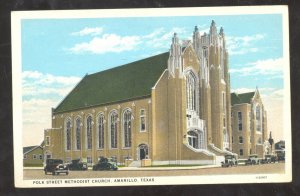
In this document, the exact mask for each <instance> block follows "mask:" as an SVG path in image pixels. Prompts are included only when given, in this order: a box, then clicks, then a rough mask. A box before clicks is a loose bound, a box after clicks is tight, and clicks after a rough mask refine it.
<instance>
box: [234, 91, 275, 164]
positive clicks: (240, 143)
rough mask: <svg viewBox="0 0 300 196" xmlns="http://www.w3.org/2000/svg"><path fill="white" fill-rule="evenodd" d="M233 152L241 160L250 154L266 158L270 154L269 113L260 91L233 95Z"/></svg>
mask: <svg viewBox="0 0 300 196" xmlns="http://www.w3.org/2000/svg"><path fill="white" fill-rule="evenodd" d="M231 103H232V133H233V134H232V135H233V140H232V150H233V152H235V153H236V154H238V155H239V158H241V159H247V158H248V156H249V155H250V154H257V155H258V157H259V158H264V157H265V156H264V155H266V154H268V153H269V152H270V150H269V148H270V143H269V142H268V131H267V112H266V111H265V108H264V105H263V102H262V99H261V96H260V94H259V91H258V89H256V90H255V91H254V92H248V93H241V94H237V93H231Z"/></svg>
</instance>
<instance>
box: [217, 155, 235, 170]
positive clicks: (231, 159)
mask: <svg viewBox="0 0 300 196" xmlns="http://www.w3.org/2000/svg"><path fill="white" fill-rule="evenodd" d="M221 164H222V167H232V166H237V165H238V161H237V158H236V156H235V155H229V154H228V155H225V161H222V162H221Z"/></svg>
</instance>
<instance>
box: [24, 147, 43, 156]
mask: <svg viewBox="0 0 300 196" xmlns="http://www.w3.org/2000/svg"><path fill="white" fill-rule="evenodd" d="M37 147H39V146H26V147H23V154H25V153H27V152H29V151H31V150H33V149H34V148H37Z"/></svg>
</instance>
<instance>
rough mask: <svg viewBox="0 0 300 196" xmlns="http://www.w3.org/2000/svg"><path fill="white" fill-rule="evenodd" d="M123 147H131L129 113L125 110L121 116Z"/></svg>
mask: <svg viewBox="0 0 300 196" xmlns="http://www.w3.org/2000/svg"><path fill="white" fill-rule="evenodd" d="M123 130H124V147H131V111H130V110H129V109H127V110H126V111H125V112H124V114H123Z"/></svg>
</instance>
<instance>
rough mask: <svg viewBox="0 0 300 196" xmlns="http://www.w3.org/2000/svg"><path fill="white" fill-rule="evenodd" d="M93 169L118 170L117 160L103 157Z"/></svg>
mask: <svg viewBox="0 0 300 196" xmlns="http://www.w3.org/2000/svg"><path fill="white" fill-rule="evenodd" d="M93 170H94V171H96V170H114V171H115V170H118V166H117V164H116V162H113V161H112V159H111V158H105V157H101V158H100V160H99V161H98V163H97V164H96V165H94V166H93Z"/></svg>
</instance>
